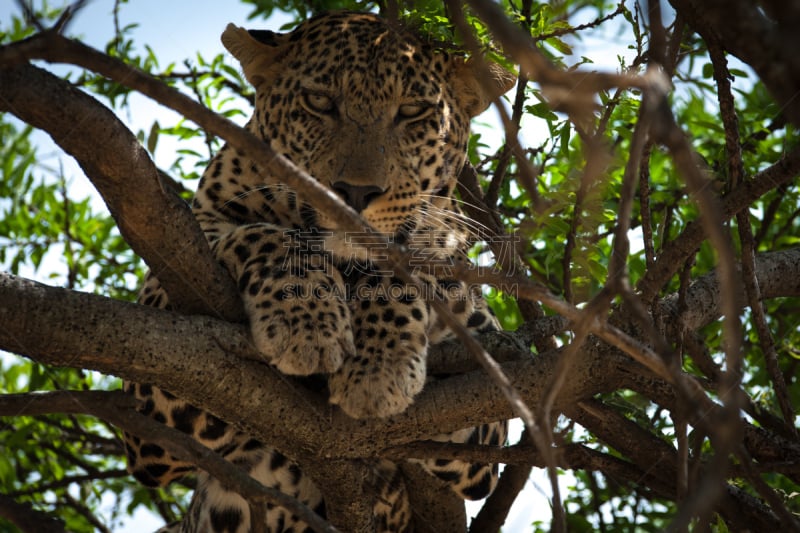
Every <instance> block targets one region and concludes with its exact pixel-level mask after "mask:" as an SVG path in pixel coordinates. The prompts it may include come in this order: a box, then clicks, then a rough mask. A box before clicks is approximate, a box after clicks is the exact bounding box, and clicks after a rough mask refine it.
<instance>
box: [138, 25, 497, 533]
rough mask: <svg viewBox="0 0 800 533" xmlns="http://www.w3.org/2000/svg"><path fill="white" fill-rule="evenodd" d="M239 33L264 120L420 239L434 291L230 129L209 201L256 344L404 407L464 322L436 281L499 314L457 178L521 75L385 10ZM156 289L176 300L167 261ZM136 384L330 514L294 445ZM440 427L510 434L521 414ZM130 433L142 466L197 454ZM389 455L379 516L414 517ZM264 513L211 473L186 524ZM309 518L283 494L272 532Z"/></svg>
mask: <svg viewBox="0 0 800 533" xmlns="http://www.w3.org/2000/svg"><path fill="white" fill-rule="evenodd" d="M223 43H224V44H225V45H226V47H227V48H228V50H230V51H231V52H232V53H233V55H234V56H236V57H237V59H238V60H239V62H240V63H241V66H242V68H243V71H244V73H245V75H246V76H247V78H248V80H249V81H250V82H251V83H252V84H253V85H254V86H255V89H256V102H255V113H254V115H253V117H252V118H251V120H250V122H249V123H248V128H249V129H250V131H251V132H253V133H254V134H256V135H258V136H260V137H261V138H263V139H265V140H266V141H268V142H270V143H271V146H272V148H273V149H274V150H275V151H276V152H278V153H280V154H282V155H284V156H285V157H287V158H288V159H290V160H291V161H292V162H294V163H295V164H296V165H297V166H298V167H300V168H301V169H303V170H305V171H306V172H308V173H309V174H311V175H312V176H314V177H315V178H316V179H317V180H319V181H320V182H321V183H322V184H323V185H324V186H326V187H327V188H329V189H330V190H331V191H333V192H334V193H336V194H339V195H340V196H341V197H342V198H343V199H344V200H345V201H346V202H347V203H348V204H349V205H350V206H351V207H353V208H354V209H355V210H356V211H358V212H360V214H361V215H362V216H363V217H364V219H365V220H367V221H368V222H369V223H370V224H371V225H372V227H374V228H375V229H376V230H377V231H378V232H379V233H380V234H383V235H387V236H389V238H390V239H392V240H394V241H395V242H398V243H401V244H404V245H405V246H407V247H408V248H409V249H410V250H411V252H412V256H413V255H414V254H413V252H418V258H419V261H418V263H416V264H411V267H412V268H413V269H414V270H415V271H416V274H418V275H419V277H420V278H421V279H422V280H423V282H424V286H423V288H427V289H429V290H430V293H431V294H426V293H427V292H428V291H425V290H423V291H420V290H419V287H416V288H415V287H412V286H410V285H407V284H405V283H403V282H402V281H401V280H400V279H398V278H397V277H395V276H393V275H392V273H391V272H390V271H387V270H386V267H385V266H379V263H378V262H377V259H379V255H380V254H381V253H382V252H381V251H380V247H378V248H377V252H376V249H375V248H374V247H373V248H370V247H368V246H366V243H367V241H370V240H371V241H374V235H371V234H355V235H354V234H345V233H344V232H343V231H340V229H339V228H338V222H337V220H336V219H335V218H332V217H329V216H327V215H326V214H325V213H323V212H320V211H317V210H316V209H315V208H314V207H313V206H312V205H311V202H309V201H308V200H307V199H306V198H305V197H304V195H303V193H302V191H299V190H292V189H290V188H289V187H287V186H286V185H285V184H283V183H281V182H280V180H278V179H276V178H275V177H273V176H271V175H269V174H268V173H267V172H265V171H264V170H263V169H260V168H258V167H257V166H255V165H254V164H253V163H252V162H251V161H250V160H249V159H248V157H247V155H246V154H243V153H241V152H239V151H237V150H236V149H235V148H233V147H231V146H225V147H223V148H222V149H221V150H220V151H219V153H218V154H217V155H216V156H215V157H214V158H213V160H212V161H211V163H210V164H209V166H208V168H207V170H206V172H205V174H204V175H203V178H202V180H201V182H200V185H199V188H198V191H197V194H196V196H195V199H194V203H193V211H194V214H195V216H196V218H197V220H198V221H199V223H200V225H201V227H202V228H203V230H204V231H205V233H206V236H207V238H208V241H209V244H210V245H211V248H212V251H213V252H214V253H215V254H216V257H217V258H218V260H219V261H220V262H221V263H222V264H223V265H224V266H225V267H226V268H227V269H228V271H229V272H230V274H231V276H232V277H233V278H234V280H235V281H236V282H237V283H238V286H239V289H240V291H241V294H242V299H243V301H244V303H245V308H246V311H247V313H248V317H249V322H250V329H251V332H252V337H253V341H254V344H255V346H256V348H257V349H258V350H259V351H260V353H261V354H262V355H263V356H264V358H265V360H266V361H267V362H269V363H270V364H272V365H274V366H275V367H277V368H278V369H279V370H280V371H281V372H283V373H285V374H293V375H301V376H306V375H311V374H321V375H324V376H327V378H328V389H329V390H330V401H331V402H332V403H335V404H338V405H339V406H340V407H341V408H342V409H343V410H344V411H345V412H346V413H347V414H349V415H350V416H353V417H355V418H364V417H386V416H390V415H392V414H396V413H400V412H402V411H404V410H405V409H406V408H407V407H408V405H409V404H410V403H411V402H412V401H413V398H414V396H415V395H416V394H417V393H418V392H419V391H420V390H421V389H422V387H423V385H424V383H425V381H426V379H435V377H432V376H426V363H425V357H426V353H427V350H428V346H430V345H433V344H437V343H440V342H442V341H445V340H448V339H451V338H453V334H452V332H451V331H450V330H449V329H448V328H447V327H446V326H445V325H444V323H443V321H442V320H441V318H439V317H438V316H437V315H436V313H435V312H434V311H433V309H432V308H431V306H430V302H429V301H428V299H427V297H429V296H430V297H433V293H435V297H438V298H443V299H444V301H445V302H446V303H447V304H448V306H449V308H450V310H451V311H452V312H453V314H454V315H455V316H456V317H457V319H458V320H459V321H460V322H461V323H462V324H463V325H465V326H466V327H467V328H468V329H470V330H471V331H474V332H482V331H487V330H492V329H496V321H495V319H494V318H493V316H492V315H491V313H490V312H489V309H488V307H487V305H486V303H485V302H484V300H483V299H482V298H481V295H480V292H479V291H475V290H468V288H467V287H466V286H465V284H464V283H462V282H459V281H457V280H455V279H453V278H452V277H449V276H452V271H451V270H452V269H451V268H450V267H452V268H455V263H458V262H460V261H465V260H466V255H465V247H466V243H467V241H466V235H467V234H468V231H467V226H468V223H466V222H465V221H464V217H463V216H462V215H461V214H460V212H459V209H458V206H457V204H456V202H455V200H454V198H453V195H452V193H453V189H454V187H455V184H456V179H457V175H458V172H459V171H460V169H461V168H462V166H463V164H464V160H465V153H466V146H467V141H468V137H469V120H470V118H471V117H473V116H475V115H477V114H478V113H480V112H482V111H483V110H484V109H485V108H486V106H487V105H488V103H489V102H490V101H491V99H493V98H494V97H496V96H498V95H500V94H502V93H503V92H505V91H506V90H507V89H508V88H509V85H510V83H512V81H511V77H510V76H509V75H507V74H506V73H503V72H500V70H499V69H498V70H496V71H494V72H495V74H496V79H493V80H488V83H485V84H482V83H480V82H479V81H478V79H477V77H476V74H475V71H474V69H473V66H472V64H471V63H470V62H468V61H466V60H465V59H464V58H463V57H459V56H455V55H451V54H448V53H445V52H442V51H439V50H435V49H434V47H432V46H430V45H427V44H426V43H423V42H421V41H420V40H418V39H417V38H416V37H415V36H414V35H412V34H411V33H410V32H407V31H406V30H403V29H402V28H399V27H397V26H396V25H394V24H390V23H387V22H386V21H384V20H382V19H380V18H379V17H377V16H375V15H371V14H357V13H331V14H327V15H322V16H319V17H316V18H314V19H311V20H309V21H306V22H304V23H302V24H301V25H300V26H298V27H297V28H296V29H295V30H294V31H292V32H290V33H287V34H276V33H272V32H266V31H253V32H247V31H246V30H243V29H241V28H237V27H234V26H229V27H228V29H227V30H226V31H225V33H224V34H223ZM298 246H299V248H300V251H297V249H298ZM376 254H377V255H376ZM431 265H438V268H433V267H432V266H431ZM449 270H450V271H449ZM448 271H449V272H448ZM412 289H414V290H412ZM309 296H311V297H309ZM140 301H141V302H142V303H144V304H147V305H154V306H158V307H168V305H169V304H168V298H167V295H166V294H165V293H164V291H163V290H162V289H161V288H160V286H159V284H158V281H157V280H156V279H155V278H154V277H152V276H150V277H149V278H148V280H147V282H146V284H145V287H144V288H143V290H142V293H141V296H140ZM126 389H127V390H129V391H131V392H132V393H133V394H135V395H136V397H137V398H139V399H140V400H141V404H140V405H141V410H142V412H144V413H146V414H148V415H149V416H152V417H153V418H155V419H157V420H159V421H161V422H163V423H166V424H169V425H171V426H174V427H177V428H179V429H181V430H182V431H184V432H186V433H189V434H191V435H192V436H193V437H194V438H196V439H197V440H199V441H200V442H202V443H204V444H206V445H207V446H209V447H210V448H212V449H214V450H217V451H219V452H220V453H222V454H223V455H225V457H226V458H228V459H229V460H231V461H233V462H234V463H235V464H237V465H239V466H241V467H243V468H245V469H246V470H247V471H248V472H249V473H250V474H251V475H252V476H253V477H254V478H256V479H258V480H259V481H261V482H262V483H264V484H265V485H267V486H271V487H276V488H279V490H281V491H283V492H285V493H287V494H290V495H293V496H296V497H297V498H298V499H299V500H300V501H302V502H304V503H305V504H307V505H308V506H310V507H311V508H313V509H316V510H317V511H318V512H320V513H322V514H324V502H323V498H322V495H321V494H320V492H319V491H318V490H317V488H316V487H315V485H314V484H313V482H312V481H311V480H310V479H309V477H308V476H306V475H304V474H303V472H302V471H301V470H300V469H299V468H298V467H297V465H296V464H294V463H293V462H292V461H291V460H290V459H288V458H287V456H286V455H284V453H290V450H282V451H281V452H283V453H281V452H279V451H277V450H275V449H272V448H270V447H268V446H266V445H264V444H262V443H260V442H258V441H256V440H254V439H252V438H250V437H248V436H247V435H244V434H242V433H241V432H239V431H237V430H236V429H235V428H234V427H233V426H230V425H228V424H226V423H225V422H223V421H221V420H219V419H218V418H216V417H215V416H213V415H211V414H210V413H206V412H203V411H201V410H199V409H196V408H194V407H193V406H191V405H189V404H187V403H186V402H185V401H183V400H181V399H179V398H176V397H175V396H173V395H171V394H169V393H168V392H166V391H163V390H160V389H158V388H156V387H152V386H148V385H142V384H132V383H126ZM436 438H437V439H440V440H451V441H456V442H473V443H485V444H492V445H499V444H501V443H502V442H503V441H504V440H505V423H504V422H497V423H493V424H487V425H484V426H481V427H477V428H468V429H464V430H461V431H458V432H455V433H452V434H448V435H440V436H438V437H436ZM126 444H127V448H128V461H129V469H130V470H131V471H132V472H133V473H134V475H135V476H136V477H137V478H138V479H139V480H141V481H142V482H144V483H146V484H148V485H158V484H164V483H167V482H169V481H171V480H173V479H175V478H177V477H180V476H182V475H184V474H185V473H187V472H189V471H192V470H193V468H192V466H191V465H189V464H187V463H183V462H180V461H178V460H175V459H174V458H171V457H170V456H169V455H168V454H167V453H165V451H164V450H163V449H162V448H161V447H159V446H157V445H155V444H152V443H147V442H142V441H141V440H140V439H138V438H137V437H134V436H131V435H126ZM423 466H424V467H425V468H426V469H427V470H428V471H429V472H431V473H432V474H434V475H436V476H438V477H439V478H441V479H443V480H445V481H446V482H447V483H448V484H450V486H451V487H452V488H453V490H454V491H456V493H458V494H459V495H461V496H462V497H464V498H468V499H480V498H483V497H485V496H486V495H487V494H488V493H489V492H490V491H491V490H492V489H493V487H494V484H495V482H496V479H497V468H496V465H486V464H484V465H471V464H466V463H463V462H460V461H446V460H430V461H425V462H424V463H423ZM374 471H375V473H376V479H378V480H379V483H380V487H379V488H380V492H381V497H380V498H378V500H377V502H378V503H376V504H375V508H374V514H375V524H376V530H378V531H386V532H398V531H407V530H409V528H410V527H411V524H412V520H411V510H410V509H409V504H408V499H407V497H406V494H405V488H404V485H403V482H402V479H401V476H400V473H399V470H398V468H397V467H396V465H394V464H392V463H390V462H388V461H381V462H379V463H378V464H376V465H375V466H374ZM249 528H250V514H249V509H248V506H247V504H246V503H245V502H244V500H243V499H242V498H241V497H240V496H238V495H237V494H235V493H233V492H231V491H228V490H227V489H225V487H223V486H221V484H220V483H219V482H218V481H216V480H215V479H213V478H211V477H210V476H208V475H207V474H205V473H203V472H200V473H198V485H197V489H196V491H195V495H194V498H193V501H192V505H191V509H190V512H189V513H188V515H187V516H186V517H185V518H184V520H183V521H182V522H181V523H180V524H178V525H177V526H175V530H180V531H184V532H189V531H215V532H216V531H230V532H245V531H248V530H249ZM305 528H306V525H305V524H304V523H302V522H299V521H298V520H297V519H296V518H295V517H292V516H289V513H287V512H286V511H285V510H284V509H282V508H279V507H270V508H269V509H268V511H267V530H268V531H270V532H283V531H286V532H288V531H304V530H305Z"/></svg>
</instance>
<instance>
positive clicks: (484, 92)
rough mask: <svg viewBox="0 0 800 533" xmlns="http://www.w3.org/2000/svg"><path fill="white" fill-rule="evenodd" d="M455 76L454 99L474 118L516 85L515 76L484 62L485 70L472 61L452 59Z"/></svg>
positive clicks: (496, 65) (458, 58)
mask: <svg viewBox="0 0 800 533" xmlns="http://www.w3.org/2000/svg"><path fill="white" fill-rule="evenodd" d="M453 61H454V63H455V65H454V67H455V68H454V70H455V76H454V78H453V84H454V89H455V93H456V97H457V98H458V99H459V100H460V103H461V105H462V106H463V108H464V109H465V110H466V111H467V113H469V116H471V117H474V116H477V115H480V114H481V113H483V112H484V111H485V110H486V108H487V107H489V104H491V103H492V102H493V101H494V99H495V98H497V97H498V96H500V95H502V94H505V93H506V92H508V91H509V90H510V89H511V88H512V87H513V86H514V84H515V83H516V81H517V76H516V75H514V74H512V73H511V72H509V71H507V70H506V69H504V68H503V67H501V66H500V65H498V64H497V63H492V62H490V61H487V62H486V67H487V68H488V78H487V79H485V80H481V78H482V77H484V76H486V70H484V69H481V68H479V67H480V65H479V64H478V62H477V61H475V60H474V59H472V58H470V59H464V58H463V57H454V58H453Z"/></svg>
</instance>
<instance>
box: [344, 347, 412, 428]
mask: <svg viewBox="0 0 800 533" xmlns="http://www.w3.org/2000/svg"><path fill="white" fill-rule="evenodd" d="M390 355H395V354H390ZM385 357H386V356H372V357H363V356H360V355H356V356H355V357H348V358H346V359H345V361H344V363H343V364H342V367H341V368H340V369H339V371H338V372H336V373H335V374H333V375H332V376H331V377H330V379H329V380H328V387H329V389H330V392H331V395H330V402H331V403H333V404H336V405H339V407H341V408H342V410H343V411H344V412H345V413H347V414H348V415H350V416H351V417H353V418H371V417H378V418H385V417H388V416H391V415H395V414H398V413H402V412H403V411H405V410H406V409H407V408H408V406H409V405H411V404H412V403H413V402H414V397H415V396H416V395H417V394H419V392H420V391H421V390H422V387H423V386H424V385H425V359H424V357H423V356H422V355H420V354H412V355H410V356H409V357H407V358H403V360H402V364H400V361H386V358H385ZM381 359H383V361H381Z"/></svg>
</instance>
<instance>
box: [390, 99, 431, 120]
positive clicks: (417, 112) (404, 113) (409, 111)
mask: <svg viewBox="0 0 800 533" xmlns="http://www.w3.org/2000/svg"><path fill="white" fill-rule="evenodd" d="M431 109H433V106H432V105H431V104H429V103H428V102H414V103H410V104H402V105H401V106H400V107H399V108H397V118H398V120H419V119H421V118H423V117H425V116H426V115H427V114H428V111H430V110H431Z"/></svg>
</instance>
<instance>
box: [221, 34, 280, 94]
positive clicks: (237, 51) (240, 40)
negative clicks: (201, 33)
mask: <svg viewBox="0 0 800 533" xmlns="http://www.w3.org/2000/svg"><path fill="white" fill-rule="evenodd" d="M284 42H285V35H284V34H282V33H275V32H271V31H267V30H246V29H244V28H240V27H239V26H235V25H233V24H228V27H227V28H225V31H224V32H222V44H223V45H225V48H227V49H228V51H229V52H230V53H231V54H233V56H234V57H235V58H236V59H238V60H239V64H241V65H242V70H243V71H244V75H245V76H246V77H247V81H249V82H250V83H251V84H252V85H253V87H256V88H257V87H258V86H259V85H261V84H262V83H264V81H266V80H269V79H271V78H272V77H273V76H274V74H275V73H276V72H277V69H278V68H280V65H279V59H280V57H281V56H282V55H283V53H284V49H285V47H284V46H283V45H284Z"/></svg>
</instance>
